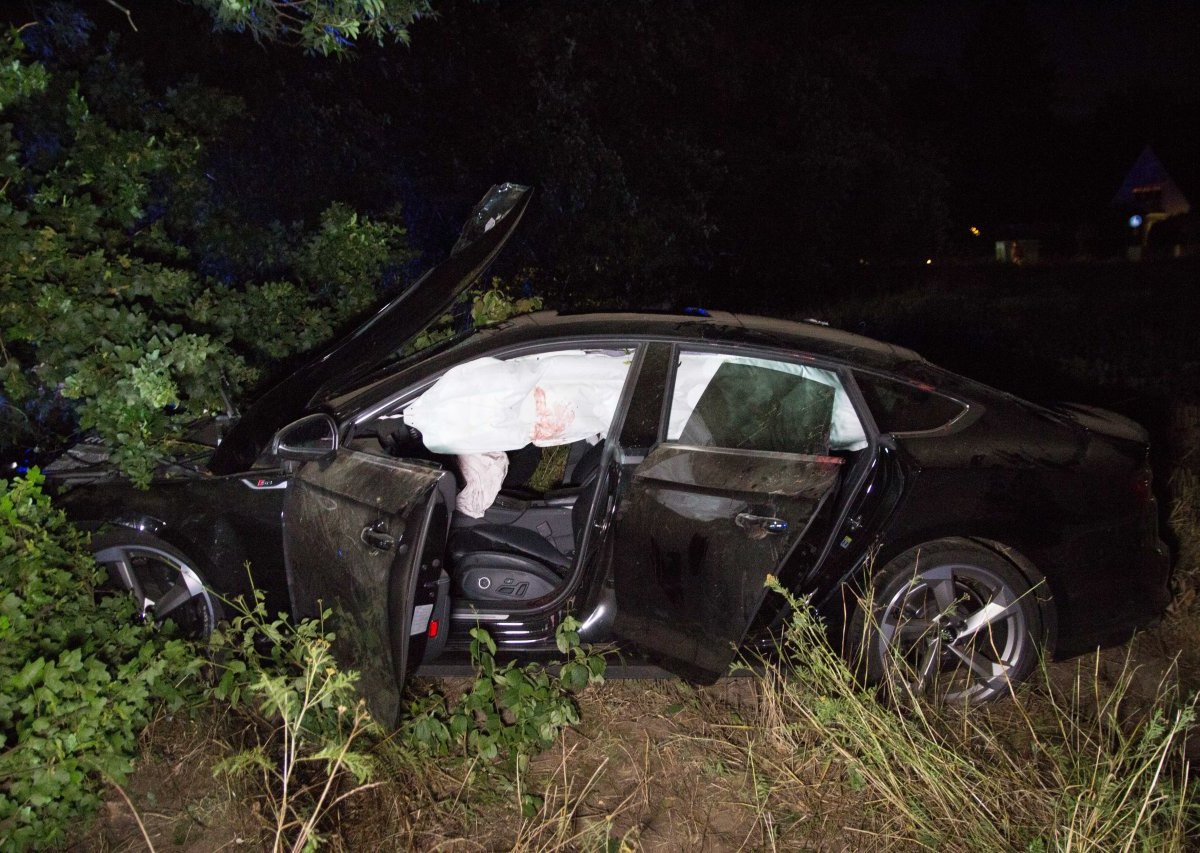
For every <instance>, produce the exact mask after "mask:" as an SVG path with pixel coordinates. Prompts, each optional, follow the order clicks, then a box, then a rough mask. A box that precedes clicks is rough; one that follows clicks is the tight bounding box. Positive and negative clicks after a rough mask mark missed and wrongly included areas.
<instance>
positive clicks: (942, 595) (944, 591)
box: [922, 566, 958, 613]
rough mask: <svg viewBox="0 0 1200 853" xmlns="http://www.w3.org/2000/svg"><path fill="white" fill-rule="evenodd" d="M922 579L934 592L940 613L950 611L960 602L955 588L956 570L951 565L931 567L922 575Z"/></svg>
mask: <svg viewBox="0 0 1200 853" xmlns="http://www.w3.org/2000/svg"><path fill="white" fill-rule="evenodd" d="M922 579H923V580H924V581H925V583H927V584H928V585H929V589H930V591H931V592H933V599H934V601H936V602H937V609H938V612H939V613H949V612H950V611H951V610H952V609H953V608H954V605H955V604H957V603H958V595H957V590H955V588H954V572H953V570H951V569H950V567H949V566H945V567H941V568H937V569H931V570H930V571H928V572H926V573H925V574H923V575H922Z"/></svg>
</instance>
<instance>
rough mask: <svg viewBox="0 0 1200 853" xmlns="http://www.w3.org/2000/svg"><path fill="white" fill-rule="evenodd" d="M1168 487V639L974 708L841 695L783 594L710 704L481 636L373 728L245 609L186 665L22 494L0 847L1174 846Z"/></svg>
mask: <svg viewBox="0 0 1200 853" xmlns="http://www.w3.org/2000/svg"><path fill="white" fill-rule="evenodd" d="M1171 485H1172V500H1173V504H1172V507H1171V515H1170V517H1171V524H1172V530H1173V532H1174V534H1175V535H1176V536H1177V537H1178V538H1179V540H1180V558H1181V559H1180V566H1179V574H1178V583H1179V590H1180V595H1178V596H1177V599H1176V604H1175V605H1174V606H1173V609H1172V612H1171V613H1170V614H1169V615H1168V617H1167V618H1166V620H1165V621H1164V623H1163V625H1161V626H1159V627H1157V628H1155V629H1152V630H1150V631H1147V632H1145V633H1143V634H1141V635H1139V637H1138V638H1137V639H1135V641H1134V642H1133V643H1132V644H1131V645H1130V646H1128V647H1127V648H1120V649H1112V650H1107V651H1104V652H1100V653H1097V654H1094V655H1090V656H1086V657H1084V658H1080V659H1078V660H1075V661H1069V662H1066V663H1063V664H1054V665H1049V666H1047V667H1046V668H1045V669H1044V670H1043V671H1042V672H1041V674H1040V675H1037V676H1035V677H1034V678H1033V679H1032V680H1031V683H1030V684H1028V685H1025V686H1023V687H1022V688H1020V689H1019V690H1017V691H1016V692H1015V694H1014V695H1013V696H1012V697H1011V698H1009V699H1007V700H1003V701H1001V702H998V703H995V704H994V705H992V706H990V707H988V708H986V709H984V710H982V711H972V712H971V713H969V714H967V713H963V712H961V711H960V710H958V709H955V708H931V707H928V706H926V705H921V704H915V703H901V704H900V705H897V704H895V703H892V702H888V701H884V700H882V699H881V698H880V696H878V695H876V694H875V693H873V692H871V691H864V690H863V689H862V688H861V687H860V685H859V683H858V682H857V680H856V679H855V677H854V673H853V671H852V670H851V669H850V668H849V667H848V666H847V664H846V663H845V662H844V661H843V659H842V658H841V657H840V656H839V655H837V654H835V653H834V651H833V650H832V649H831V648H830V647H829V645H828V644H827V643H826V642H825V641H824V639H823V637H824V633H823V629H822V628H821V627H820V626H819V624H818V623H817V622H816V621H815V620H814V618H813V617H812V615H811V613H810V612H809V611H808V610H807V609H806V607H805V606H804V604H803V602H794V604H795V607H794V609H793V615H792V617H791V620H790V622H789V625H788V627H787V637H786V644H785V652H784V654H783V655H782V656H781V658H780V659H779V660H777V661H774V662H771V663H768V664H766V665H765V666H763V667H762V668H761V669H760V672H759V675H758V676H757V677H747V678H734V679H729V680H726V681H724V682H722V683H720V684H718V685H716V686H714V687H711V688H703V689H697V688H691V687H689V686H687V685H686V684H684V683H681V682H676V681H665V682H637V681H630V682H605V681H604V662H603V660H602V658H600V657H599V656H598V655H596V654H595V653H594V652H592V651H591V650H588V649H586V648H582V647H581V646H580V645H579V642H578V635H577V634H576V633H575V628H576V627H577V626H575V625H573V624H571V623H566V624H564V625H563V626H562V628H561V630H560V634H559V641H560V651H561V652H562V654H563V660H564V662H565V663H564V665H563V666H562V667H561V668H559V669H552V670H544V669H540V668H536V667H526V668H519V667H517V666H515V665H514V664H512V663H499V662H497V661H496V660H495V658H494V646H493V645H492V644H491V640H490V638H489V637H488V636H487V634H486V633H484V632H483V631H479V630H477V631H476V632H475V633H474V644H473V648H472V652H473V658H474V661H475V664H476V668H477V674H476V676H475V677H474V678H471V679H460V680H449V681H445V682H418V683H417V684H415V685H414V686H413V688H412V690H411V692H410V696H409V699H408V705H407V709H406V712H405V716H404V720H403V722H402V724H401V726H400V727H399V728H398V729H397V730H395V731H388V730H385V729H384V728H383V727H381V726H380V725H378V724H377V723H376V722H375V721H373V720H372V719H371V718H370V715H369V714H368V713H367V710H366V706H365V704H364V703H363V702H362V700H361V698H360V697H359V696H358V694H357V693H356V690H355V677H354V674H353V673H346V672H341V671H340V670H339V669H338V668H337V666H336V665H335V664H334V662H333V659H332V656H331V655H332V644H333V642H334V640H335V638H334V636H333V634H332V633H331V631H330V630H329V626H328V624H327V623H326V622H324V621H320V620H318V621H308V622H304V623H302V624H300V625H292V624H291V623H290V622H289V621H288V620H287V619H285V618H283V617H282V616H280V615H278V614H269V613H267V612H266V611H265V609H264V607H263V605H262V602H261V601H259V602H251V603H250V604H249V605H248V606H246V607H244V608H242V609H240V610H234V611H233V612H234V614H235V615H234V617H233V618H232V619H231V620H230V621H229V622H228V623H227V624H225V625H224V626H223V627H222V628H221V630H220V631H219V632H218V633H217V634H216V636H214V638H213V641H212V643H211V645H210V647H208V648H205V649H197V648H195V647H193V646H190V645H188V644H187V643H185V642H184V641H182V640H180V639H178V638H175V637H172V636H171V632H170V630H169V627H168V628H162V627H154V626H149V625H144V624H138V623H136V622H135V621H134V620H133V619H132V615H133V608H132V605H131V602H129V601H127V600H126V599H124V598H122V597H120V596H112V595H99V594H97V593H98V591H99V589H100V587H101V586H102V584H103V580H104V579H103V577H102V576H101V575H100V574H99V573H98V572H97V570H96V567H95V566H94V564H93V563H91V561H90V558H89V557H88V556H87V551H86V545H85V542H84V540H83V538H82V537H81V536H80V535H79V534H77V533H75V532H74V531H72V530H71V529H70V527H69V526H68V525H67V524H66V522H65V521H64V520H63V519H62V517H61V515H60V514H59V513H57V512H56V511H55V510H54V509H53V507H52V506H51V505H50V503H49V500H48V499H47V498H46V497H45V495H43V494H42V493H41V491H40V488H39V484H38V480H37V477H36V476H35V477H31V478H25V479H21V480H15V481H12V482H10V483H8V484H5V485H4V486H3V493H2V494H0V524H2V526H3V531H2V534H0V569H2V570H3V572H4V573H5V576H4V589H5V590H6V592H5V598H4V600H3V612H2V613H0V630H2V631H3V637H2V640H3V642H2V643H0V650H2V654H3V666H2V667H0V678H3V688H4V689H3V691H0V695H2V696H3V704H2V705H0V714H2V717H0V724H2V731H3V736H4V743H3V751H2V752H0V839H2V841H0V848H3V849H61V848H63V847H67V846H71V847H74V848H75V849H96V850H114V849H144V848H146V847H150V848H152V849H157V850H208V849H214V848H216V847H219V846H221V845H224V844H249V845H252V846H254V845H258V846H263V847H266V848H268V849H273V850H302V849H312V848H313V847H318V846H320V847H327V848H328V849H334V850H338V849H363V848H372V849H383V848H396V849H400V848H406V847H410V848H417V849H427V848H432V847H450V848H457V847H464V848H465V847H471V848H484V849H492V848H500V849H508V848H513V849H523V850H558V849H583V850H625V849H639V848H641V847H658V846H662V845H668V844H670V845H690V846H693V847H697V848H704V849H739V848H746V849H795V848H796V847H811V848H814V849H835V848H843V847H845V846H849V847H851V848H854V849H879V850H884V849H887V850H892V849H914V850H919V849H937V850H978V849H997V850H1000V849H1013V850H1029V851H1037V850H1095V851H1101V850H1103V851H1109V850H1182V849H1188V848H1190V847H1191V846H1193V845H1194V844H1195V842H1196V841H1197V839H1198V838H1200V834H1198V833H1200V814H1198V813H1197V807H1196V790H1195V784H1196V783H1195V780H1194V778H1193V776H1192V775H1191V770H1190V765H1189V761H1188V759H1189V758H1190V757H1191V756H1192V755H1193V750H1194V747H1190V746H1189V743H1190V741H1191V740H1194V718H1195V697H1194V690H1195V688H1196V687H1197V686H1198V685H1200V679H1198V677H1197V673H1198V672H1200V668H1198V667H1197V665H1196V662H1197V654H1196V652H1195V647H1196V645H1197V644H1196V642H1195V640H1196V637H1197V631H1196V623H1197V612H1196V609H1195V605H1194V603H1193V601H1194V592H1192V590H1194V588H1195V583H1196V579H1197V577H1200V563H1198V562H1197V555H1198V554H1200V535H1198V534H1200V511H1198V510H1200V507H1198V505H1197V502H1196V501H1197V493H1198V491H1197V479H1196V474H1195V471H1194V470H1192V469H1189V468H1187V467H1184V468H1181V469H1180V470H1179V472H1178V473H1177V476H1176V477H1175V478H1174V479H1173V480H1172V484H1171ZM775 594H780V593H778V592H776V593H775ZM327 616H328V614H327ZM1177 650H1181V651H1177Z"/></svg>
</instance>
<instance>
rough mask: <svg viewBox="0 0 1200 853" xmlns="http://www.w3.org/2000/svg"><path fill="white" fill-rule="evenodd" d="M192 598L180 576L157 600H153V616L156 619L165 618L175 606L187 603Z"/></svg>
mask: <svg viewBox="0 0 1200 853" xmlns="http://www.w3.org/2000/svg"><path fill="white" fill-rule="evenodd" d="M191 600H192V591H191V590H190V589H188V587H187V584H186V583H184V581H183V579H182V578H180V579H179V582H178V583H176V584H175V585H174V586H172V587H171V588H170V589H169V590H167V592H166V594H164V595H163V596H162V597H161V598H159V599H158V601H156V602H154V617H155V618H156V619H165V618H166V617H167V616H169V615H170V614H171V611H173V610H174V609H175V608H177V607H179V606H180V605H183V604H187V603H188V602H189V601H191Z"/></svg>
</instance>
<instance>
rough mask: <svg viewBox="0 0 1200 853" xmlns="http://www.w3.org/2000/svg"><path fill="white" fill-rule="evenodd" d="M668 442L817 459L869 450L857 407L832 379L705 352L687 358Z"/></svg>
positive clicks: (682, 361)
mask: <svg viewBox="0 0 1200 853" xmlns="http://www.w3.org/2000/svg"><path fill="white" fill-rule="evenodd" d="M835 413H837V414H839V415H840V417H837V418H835ZM847 416H848V417H847ZM835 425H836V430H835ZM835 433H836V434H835ZM667 440H668V441H678V442H680V443H682V444H691V445H696V446H699V447H721V448H730V449H738V450H761V451H773V452H780V453H802V454H812V455H823V454H826V453H828V452H829V451H830V449H831V448H833V447H837V448H841V449H859V448H861V447H864V446H865V445H866V436H865V433H863V431H862V426H861V423H860V422H859V420H858V418H857V415H855V414H854V409H853V406H852V405H851V404H850V402H849V400H848V398H846V395H845V393H844V391H843V390H842V387H841V382H840V381H839V380H838V378H837V375H836V374H834V373H832V372H831V371H827V370H821V369H818V368H812V367H806V366H801V365H794V364H789V363H786V362H779V361H772V360H768V359H757V358H746V357H743V356H732V355H725V354H720V353H697V352H684V353H681V354H680V356H679V362H678V365H677V368H676V372H675V384H674V388H673V391H672V394H671V410H670V417H669V421H668V425H667Z"/></svg>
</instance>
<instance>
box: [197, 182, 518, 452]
mask: <svg viewBox="0 0 1200 853" xmlns="http://www.w3.org/2000/svg"><path fill="white" fill-rule="evenodd" d="M531 195H532V192H531V190H530V189H529V188H528V187H523V186H520V185H518V184H498V185H496V186H494V187H492V188H491V189H490V190H489V191H488V193H487V195H485V196H484V197H483V199H482V200H481V201H480V202H479V204H478V205H476V206H475V209H474V210H473V211H472V212H471V215H470V217H468V219H467V222H466V224H465V225H464V226H463V230H462V235H461V236H460V237H459V238H458V242H457V243H455V244H454V248H453V249H452V250H451V251H450V257H449V258H447V259H446V260H445V261H443V262H442V263H440V264H438V265H437V266H436V267H434V268H433V269H431V270H429V271H428V272H427V273H425V274H424V275H423V276H421V278H420V279H418V280H417V282H416V283H415V284H413V285H411V286H410V287H409V288H408V289H407V290H405V291H404V292H403V293H402V294H400V295H399V296H397V297H396V298H395V299H393V300H391V301H390V302H388V303H386V304H385V305H383V306H382V307H381V308H379V309H378V310H377V311H375V313H374V314H372V315H371V316H370V317H368V318H367V320H366V321H365V322H364V323H362V324H361V325H359V326H358V327H357V328H355V329H354V330H352V331H351V332H350V333H349V334H346V335H344V336H342V337H340V338H339V339H337V340H335V341H334V342H333V343H331V344H330V345H329V346H327V347H326V348H325V349H324V350H322V351H320V352H319V353H318V354H317V356H316V357H315V358H313V359H312V360H311V361H309V362H307V363H306V364H304V365H303V366H302V367H300V369H298V370H297V371H296V372H294V373H293V374H291V375H290V376H288V377H287V378H286V379H284V380H283V381H282V382H280V383H279V384H278V385H276V386H274V387H273V388H271V389H270V390H269V391H267V393H266V394H264V395H263V396H262V397H260V398H259V399H258V400H257V402H255V403H254V404H253V405H251V406H250V407H249V408H248V409H247V410H246V413H245V414H244V415H243V416H242V418H241V419H240V420H239V421H238V423H237V424H236V425H235V426H234V427H233V428H232V429H231V430H230V431H229V434H228V435H226V436H225V438H224V440H223V441H222V442H221V445H220V447H218V448H217V451H216V453H215V454H214V455H213V457H212V462H211V469H212V471H213V473H215V474H232V473H236V472H238V471H244V470H246V469H247V468H249V467H250V466H251V465H253V464H254V461H255V460H256V459H257V458H258V456H259V454H260V453H261V452H262V449H263V448H264V447H266V445H267V442H268V441H270V439H271V436H273V435H274V434H275V432H276V431H277V430H279V429H280V428H281V427H283V426H285V425H287V424H288V423H290V422H291V421H293V420H295V419H296V418H298V417H300V416H301V415H303V414H304V413H305V412H307V411H309V410H310V409H311V408H313V407H314V405H316V404H317V403H319V402H320V401H321V400H323V399H325V398H327V397H330V396H333V395H334V394H335V393H337V392H339V391H342V390H345V389H347V388H348V387H349V386H351V385H352V384H353V383H354V381H355V380H357V379H360V378H361V377H363V376H365V375H366V374H367V373H369V372H370V371H371V370H372V368H374V367H377V366H378V365H379V364H380V363H381V362H383V361H385V360H386V359H387V358H389V357H390V356H392V355H393V354H394V353H396V352H397V351H399V350H400V349H402V348H403V347H404V346H405V345H406V344H407V343H408V342H409V341H411V340H412V339H413V338H415V337H416V336H417V335H418V334H420V332H421V331H423V330H424V329H425V328H426V327H428V326H429V325H430V324H431V323H432V322H434V321H435V320H436V319H437V318H438V317H440V316H441V315H442V314H444V313H445V312H446V311H447V310H448V309H449V308H450V306H451V305H452V304H453V303H454V300H455V299H457V298H458V297H459V295H461V294H462V293H463V291H465V290H466V289H467V288H468V287H470V286H471V285H472V284H473V283H474V282H475V281H476V280H477V279H478V278H479V277H480V276H481V275H482V274H483V273H484V271H485V270H486V269H487V268H488V266H489V265H490V264H491V262H492V261H493V260H494V259H495V257H496V255H497V254H499V252H500V250H501V249H502V248H503V247H504V244H505V243H507V242H508V239H509V237H510V236H511V235H512V233H513V231H514V230H515V229H516V226H517V223H518V222H519V221H520V219H521V215H522V214H523V213H524V212H525V209H526V207H528V206H529V199H530V196H531Z"/></svg>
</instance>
